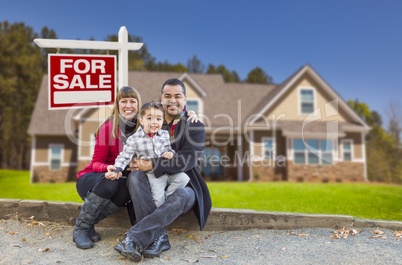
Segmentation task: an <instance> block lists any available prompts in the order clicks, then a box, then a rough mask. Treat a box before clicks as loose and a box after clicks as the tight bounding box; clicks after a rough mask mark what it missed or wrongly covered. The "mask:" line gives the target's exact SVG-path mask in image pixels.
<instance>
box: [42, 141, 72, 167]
mask: <svg viewBox="0 0 402 265" xmlns="http://www.w3.org/2000/svg"><path fill="white" fill-rule="evenodd" d="M50 144H61V145H63V146H64V148H63V154H64V156H63V163H70V162H77V146H76V145H75V144H74V143H72V142H71V141H70V139H68V138H67V137H66V136H36V148H35V158H34V161H35V162H49V145H50Z"/></svg>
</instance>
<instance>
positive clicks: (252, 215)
mask: <svg viewBox="0 0 402 265" xmlns="http://www.w3.org/2000/svg"><path fill="white" fill-rule="evenodd" d="M79 206H82V204H81V203H62V202H47V201H35V200H12V199H0V219H14V220H18V221H27V220H30V219H29V218H30V217H31V216H34V220H36V221H49V222H57V223H60V224H64V225H73V224H74V218H75V217H77V216H78V210H77V208H78V207H79ZM99 226H103V227H122V228H125V229H128V228H130V227H131V224H130V221H129V219H128V214H127V210H126V209H125V208H124V207H123V208H122V209H120V210H119V211H118V212H117V213H115V214H113V215H112V216H110V217H108V218H106V219H105V220H103V221H101V222H100V223H99ZM342 227H347V228H352V227H356V228H386V229H391V230H398V231H399V230H402V222H399V221H383V220H365V219H355V218H354V217H353V216H348V215H325V214H295V213H283V212H261V211H254V210H241V209H222V208H212V210H211V213H210V216H209V218H208V222H207V224H206V226H205V228H204V230H206V231H229V230H247V229H299V228H333V229H339V228H342ZM170 228H182V229H187V230H198V229H199V226H198V220H197V218H196V216H195V215H194V213H193V212H192V211H191V212H189V213H188V214H185V215H183V216H180V217H179V218H178V219H177V220H176V221H174V222H173V223H172V224H171V225H169V227H168V229H170Z"/></svg>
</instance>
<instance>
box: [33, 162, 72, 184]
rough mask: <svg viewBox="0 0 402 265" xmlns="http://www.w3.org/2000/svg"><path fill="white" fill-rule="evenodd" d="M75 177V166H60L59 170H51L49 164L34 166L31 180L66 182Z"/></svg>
mask: <svg viewBox="0 0 402 265" xmlns="http://www.w3.org/2000/svg"><path fill="white" fill-rule="evenodd" d="M76 178H77V173H76V167H75V166H72V167H62V168H61V169H60V170H51V169H50V168H49V166H35V167H34V168H33V179H32V182H46V183H49V182H57V183H61V182H67V181H75V179H76Z"/></svg>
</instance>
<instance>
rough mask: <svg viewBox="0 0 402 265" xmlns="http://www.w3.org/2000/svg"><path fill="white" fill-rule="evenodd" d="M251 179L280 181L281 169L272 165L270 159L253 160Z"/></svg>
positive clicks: (281, 178)
mask: <svg viewBox="0 0 402 265" xmlns="http://www.w3.org/2000/svg"><path fill="white" fill-rule="evenodd" d="M252 166H253V170H252V171H253V172H252V174H253V181H281V180H284V179H283V174H282V172H283V170H282V168H283V167H282V168H280V167H274V166H273V165H272V161H269V160H262V161H253V162H252Z"/></svg>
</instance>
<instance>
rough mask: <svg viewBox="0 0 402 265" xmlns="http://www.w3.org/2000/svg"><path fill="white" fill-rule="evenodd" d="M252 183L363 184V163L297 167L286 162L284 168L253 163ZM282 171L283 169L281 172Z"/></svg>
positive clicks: (290, 162)
mask: <svg viewBox="0 0 402 265" xmlns="http://www.w3.org/2000/svg"><path fill="white" fill-rule="evenodd" d="M253 165H254V166H253V181H280V180H284V181H286V180H287V181H290V182H364V181H365V178H364V170H365V169H364V163H354V162H339V163H338V164H336V165H299V164H294V163H293V161H286V168H283V167H282V168H281V167H273V166H272V165H270V164H269V163H268V164H267V163H265V165H264V163H263V162H255V161H254V162H253ZM282 169H284V170H283V171H282Z"/></svg>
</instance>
